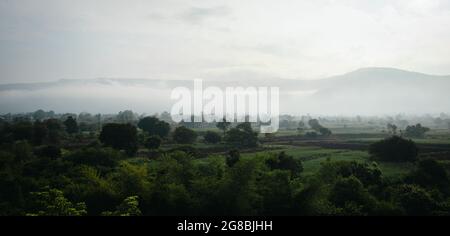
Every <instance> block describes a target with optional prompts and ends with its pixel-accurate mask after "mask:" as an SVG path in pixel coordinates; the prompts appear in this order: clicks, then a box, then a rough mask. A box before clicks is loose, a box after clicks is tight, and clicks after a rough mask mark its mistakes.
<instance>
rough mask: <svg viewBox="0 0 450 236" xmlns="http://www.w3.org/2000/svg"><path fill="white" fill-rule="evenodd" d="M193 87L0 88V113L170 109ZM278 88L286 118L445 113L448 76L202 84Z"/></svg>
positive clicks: (72, 83)
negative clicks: (176, 91)
mask: <svg viewBox="0 0 450 236" xmlns="http://www.w3.org/2000/svg"><path fill="white" fill-rule="evenodd" d="M179 86H183V87H188V88H192V87H193V81H192V80H162V79H125V78H99V79H80V80H67V79H62V80H58V81H54V82H42V83H15V84H1V85H0V113H2V114H3V113H9V112H13V113H17V112H28V111H34V110H37V109H44V110H54V111H56V112H82V111H87V112H95V113H98V112H101V113H115V112H118V111H120V110H126V109H132V110H134V111H136V112H140V113H154V112H162V111H164V110H170V107H171V104H173V103H174V102H175V101H174V100H170V92H171V90H172V89H173V88H175V87H179ZM207 86H217V87H220V88H225V87H229V86H231V87H237V86H241V87H244V88H245V87H249V86H254V87H259V86H277V87H279V88H280V94H281V95H280V96H281V97H280V109H281V111H282V112H283V113H290V114H302V113H310V114H324V115H355V114H360V115H379V114H398V113H407V114H424V113H440V112H450V93H449V91H450V76H436V75H428V74H423V73H417V72H411V71H405V70H399V69H394V68H379V67H378V68H362V69H359V70H356V71H352V72H349V73H346V74H343V75H338V76H332V77H328V78H323V79H316V80H293V79H278V78H271V79H258V80H256V79H252V78H248V79H237V80H234V79H233V78H229V79H227V80H220V81H217V80H206V79H205V80H204V87H207Z"/></svg>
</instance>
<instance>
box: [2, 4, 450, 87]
mask: <svg viewBox="0 0 450 236" xmlns="http://www.w3.org/2000/svg"><path fill="white" fill-rule="evenodd" d="M449 42H450V1H448V0H379V1H377V0H371V1H368V0H367V1H363V0H340V1H339V0H314V1H312V0H311V1H299V0H292V1H284V0H280V1H278V0H277V1H275V0H270V1H268V0H223V1H215V0H204V1H201V0H195V1H189V0H159V1H154V0H127V1H125V0H121V1H119V0H77V1H73V0H67V1H66V0H39V1H36V0H0V83H13V82H29V81H52V80H57V79H61V78H68V79H78V78H79V79H82V78H83V79H85V78H99V77H114V78H118V77H120V78H158V79H161V78H167V79H192V78H203V79H223V78H225V79H226V78H232V77H239V76H241V77H242V76H243V77H248V78H250V77H252V78H266V77H283V78H292V79H297V78H320V77H324V76H329V75H335V74H340V73H345V72H348V71H351V70H355V69H357V68H360V67H372V66H383V67H396V68H401V69H406V70H412V71H419V72H424V73H430V74H450V43H449Z"/></svg>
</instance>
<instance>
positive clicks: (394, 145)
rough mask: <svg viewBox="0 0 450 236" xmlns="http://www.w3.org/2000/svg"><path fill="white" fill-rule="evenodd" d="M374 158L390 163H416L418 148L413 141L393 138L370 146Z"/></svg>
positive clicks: (397, 137)
mask: <svg viewBox="0 0 450 236" xmlns="http://www.w3.org/2000/svg"><path fill="white" fill-rule="evenodd" d="M369 153H370V154H371V156H372V158H374V159H375V160H380V161H388V162H405V161H415V160H416V158H417V154H418V148H417V146H416V144H415V143H414V142H413V141H412V140H407V139H404V138H402V137H399V136H392V137H389V138H386V139H383V140H381V141H378V142H375V143H373V144H371V145H370V147H369Z"/></svg>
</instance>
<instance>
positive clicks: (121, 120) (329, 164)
mask: <svg viewBox="0 0 450 236" xmlns="http://www.w3.org/2000/svg"><path fill="white" fill-rule="evenodd" d="M35 115H36V116H37V115H39V118H34V117H27V116H17V117H6V116H5V117H3V119H2V120H1V121H0V145H1V146H0V215H38V216H41V215H42V216H45V215H61V216H62V215H75V216H80V215H104V216H114V215H120V216H134V215H449V214H450V179H449V175H448V171H449V169H450V155H449V154H450V139H449V137H450V135H449V131H448V128H450V127H447V126H446V125H447V123H445V122H440V123H441V124H443V125H444V126H438V125H434V126H433V123H432V122H431V123H430V122H429V123H426V124H427V127H428V126H429V125H430V126H432V128H427V127H425V125H421V123H419V122H417V123H415V125H409V124H406V123H405V121H404V120H403V119H394V120H393V121H396V123H395V124H394V122H393V121H392V120H389V119H387V120H382V119H381V120H377V119H375V120H364V118H361V117H359V118H358V117H357V118H354V119H353V120H351V121H349V120H345V119H344V118H339V119H334V120H330V119H328V120H327V119H323V118H322V119H310V118H307V119H302V120H301V121H299V120H295V119H293V118H292V119H291V118H286V117H284V118H283V119H282V120H281V122H280V125H281V130H280V131H279V132H278V133H276V134H271V135H261V134H259V133H258V132H257V131H258V124H254V123H245V122H244V123H239V124H235V123H228V122H226V121H222V122H220V123H217V124H203V123H200V124H194V123H189V122H183V123H182V124H174V123H172V122H171V121H170V120H168V119H165V116H163V115H160V116H159V117H158V118H156V117H138V116H136V115H135V114H134V113H132V112H130V111H125V112H121V113H119V114H118V115H115V116H104V117H102V116H99V115H96V116H92V115H89V114H80V115H78V116H77V115H76V114H66V115H60V116H56V115H55V114H53V113H52V117H48V114H46V113H45V112H44V113H43V112H39V113H37V114H35ZM163 119H164V120H163ZM429 119H430V118H426V119H425V120H421V121H420V122H422V123H425V122H426V121H429ZM306 124H308V125H306ZM388 124H389V125H388ZM419 124H420V125H419ZM410 138H414V139H413V140H411V139H410Z"/></svg>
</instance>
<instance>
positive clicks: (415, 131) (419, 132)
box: [405, 124, 430, 138]
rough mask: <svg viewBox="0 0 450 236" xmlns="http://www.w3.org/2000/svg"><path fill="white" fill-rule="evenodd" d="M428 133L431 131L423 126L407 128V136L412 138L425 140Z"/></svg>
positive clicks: (417, 125)
mask: <svg viewBox="0 0 450 236" xmlns="http://www.w3.org/2000/svg"><path fill="white" fill-rule="evenodd" d="M428 131H430V128H427V127H423V126H422V125H421V124H416V125H411V126H407V127H406V129H405V136H407V137H411V138H423V137H424V136H425V133H426V132H428Z"/></svg>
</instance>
